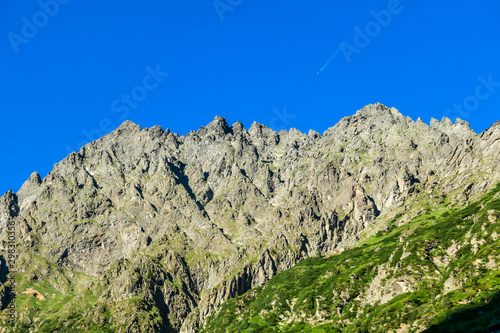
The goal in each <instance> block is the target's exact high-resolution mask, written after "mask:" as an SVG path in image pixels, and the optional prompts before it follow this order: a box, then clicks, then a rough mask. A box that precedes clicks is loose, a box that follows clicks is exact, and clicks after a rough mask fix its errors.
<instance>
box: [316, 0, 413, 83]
mask: <svg viewBox="0 0 500 333" xmlns="http://www.w3.org/2000/svg"><path fill="white" fill-rule="evenodd" d="M386 1H387V0H381V1H380V2H379V3H378V5H377V6H376V7H375V8H377V7H380V4H381V3H384V2H386ZM410 1H411V0H410ZM363 16H365V15H362V16H361V19H360V20H359V24H357V25H355V27H357V26H359V25H361V23H363V22H364V21H366V20H363ZM353 35H354V31H351V33H350V34H349V36H347V37H346V38H345V39H344V41H347V40H350V39H351V37H352V36H353ZM341 44H342V43H341ZM340 51H341V49H340V46H339V47H338V48H337V49H336V50H335V51H334V52H333V54H332V56H331V57H330V59H328V61H327V62H326V64H324V65H323V67H321V69H320V70H319V72H318V73H317V74H316V75H319V73H321V72H322V71H323V69H325V68H326V66H328V64H330V63H331V62H332V60H333V59H334V58H335V57H336V56H337V54H339V52H340Z"/></svg>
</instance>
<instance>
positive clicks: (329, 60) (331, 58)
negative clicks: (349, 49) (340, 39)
mask: <svg viewBox="0 0 500 333" xmlns="http://www.w3.org/2000/svg"><path fill="white" fill-rule="evenodd" d="M339 52H340V47H337V49H336V50H335V52H333V54H332V56H331V57H330V59H328V61H327V62H326V64H324V65H323V67H321V69H320V70H319V72H318V74H316V75H319V73H321V72H322V71H323V69H325V67H326V66H328V64H329V63H331V62H332V60H333V59H335V57H336V56H337V54H339Z"/></svg>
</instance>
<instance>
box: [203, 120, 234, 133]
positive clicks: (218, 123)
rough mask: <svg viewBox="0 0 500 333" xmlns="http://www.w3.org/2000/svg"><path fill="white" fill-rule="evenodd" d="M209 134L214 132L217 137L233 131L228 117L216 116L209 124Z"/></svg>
mask: <svg viewBox="0 0 500 333" xmlns="http://www.w3.org/2000/svg"><path fill="white" fill-rule="evenodd" d="M207 131H208V132H207V134H214V135H216V136H217V137H224V135H226V134H228V133H230V132H231V128H230V127H229V126H228V124H227V122H226V119H225V118H223V117H220V116H215V118H214V120H212V121H211V122H210V123H209V124H208V125H207Z"/></svg>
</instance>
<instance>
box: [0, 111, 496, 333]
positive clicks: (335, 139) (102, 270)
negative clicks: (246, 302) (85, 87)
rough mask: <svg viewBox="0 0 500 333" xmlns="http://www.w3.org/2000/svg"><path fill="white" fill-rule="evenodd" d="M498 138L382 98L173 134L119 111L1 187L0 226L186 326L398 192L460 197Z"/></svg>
mask: <svg viewBox="0 0 500 333" xmlns="http://www.w3.org/2000/svg"><path fill="white" fill-rule="evenodd" d="M499 150H500V122H498V123H496V124H494V125H493V126H492V127H491V128H489V129H488V130H486V131H484V132H483V133H481V134H479V135H478V134H476V133H474V132H473V131H472V130H471V129H470V128H469V126H468V124H467V123H466V122H464V121H461V120H457V122H456V123H455V124H453V123H451V121H450V120H449V119H447V118H444V119H443V120H442V121H441V122H439V121H437V120H432V122H431V126H428V125H426V124H424V123H423V122H421V121H417V122H414V121H413V120H411V119H410V118H408V117H405V116H403V115H402V114H401V113H399V112H398V111H397V110H396V109H394V108H387V107H386V106H384V105H382V104H375V105H368V106H366V107H365V108H363V109H361V110H359V111H358V112H357V113H356V114H354V115H353V116H350V117H346V118H343V119H342V120H341V121H340V122H339V123H338V124H337V125H335V126H334V127H332V128H330V129H328V130H327V131H326V132H325V133H324V134H323V135H320V134H318V133H317V132H314V131H310V132H309V134H304V133H301V132H300V131H298V130H295V129H291V130H290V131H280V132H275V131H273V130H271V129H269V128H268V127H266V126H264V125H261V124H258V123H256V122H255V123H253V124H252V125H251V127H250V128H249V129H248V130H246V129H245V128H244V127H243V125H242V124H241V123H240V122H237V123H235V124H233V125H232V126H229V125H228V124H227V123H226V121H225V119H224V118H221V117H216V118H215V119H214V120H213V121H212V122H211V123H210V124H208V125H207V126H206V127H202V128H200V129H199V130H198V131H192V132H190V133H189V134H187V135H185V136H179V135H177V134H175V133H171V132H170V131H169V130H168V129H167V130H166V131H164V130H163V129H162V128H161V127H159V126H155V127H152V128H146V129H141V127H140V126H138V125H135V124H134V123H132V122H130V121H126V122H124V123H123V124H122V125H121V126H120V127H119V128H118V129H116V130H115V131H114V132H112V133H110V134H109V135H106V136H105V137H103V138H101V139H99V140H97V141H94V142H92V143H89V144H88V145H86V146H84V147H83V148H82V149H81V150H80V151H79V152H74V153H72V154H70V155H69V156H68V157H67V158H66V159H64V160H63V161H61V162H60V163H58V164H57V165H56V166H55V167H54V169H53V170H52V171H51V172H50V173H49V174H48V175H47V176H46V177H45V178H44V179H43V181H42V180H41V179H40V176H39V175H38V174H37V173H34V174H33V175H32V176H31V177H30V178H29V179H28V180H27V181H26V183H25V184H24V185H23V186H22V188H21V189H20V190H19V192H18V193H17V194H16V193H12V192H7V193H6V194H5V195H4V196H3V197H1V198H0V235H1V236H0V237H2V239H5V227H6V224H7V222H8V221H15V223H16V225H17V226H18V230H19V234H20V239H21V243H22V249H23V251H24V252H25V253H36V254H37V255H38V256H41V257H43V258H45V259H46V260H48V261H49V262H50V263H53V264H56V265H58V266H59V267H61V268H62V269H67V270H74V271H79V272H82V273H85V274H87V275H90V276H93V277H95V278H96V279H95V282H94V283H95V284H96V286H99V288H101V289H99V288H97V287H96V288H97V289H99V290H102V292H103V295H106V296H105V297H104V299H109V300H114V302H117V301H118V300H125V299H128V298H132V297H142V298H143V299H144V300H145V303H147V304H148V306H150V307H156V308H157V309H159V310H158V311H159V313H160V317H161V321H160V323H157V325H158V327H157V328H158V329H160V328H161V329H164V330H165V331H172V332H178V331H180V332H192V331H195V330H196V328H197V327H198V326H199V325H200V323H201V322H202V321H203V320H204V318H206V316H208V315H210V314H211V313H213V311H214V310H215V309H216V307H217V306H218V305H219V304H221V303H222V302H223V301H224V300H227V299H228V298H231V297H234V296H235V295H237V294H242V293H244V292H246V291H247V290H249V289H251V288H253V287H256V286H261V285H263V284H264V283H266V281H268V280H269V279H270V278H271V277H273V276H274V275H275V274H276V273H277V272H280V271H283V270H285V269H288V268H290V267H292V266H293V265H294V264H296V263H297V262H298V261H300V260H302V259H304V258H307V257H310V256H315V255H317V254H318V253H323V254H331V253H335V252H336V251H338V250H339V249H341V248H343V247H345V246H350V245H352V244H355V242H356V241H357V240H358V239H359V237H360V236H361V233H362V232H363V231H364V230H365V229H366V228H367V227H369V226H371V225H373V224H374V223H376V221H377V219H378V218H379V217H380V216H383V215H384V214H388V213H390V212H394V211H397V210H398V209H399V210H404V209H405V204H406V203H407V201H408V200H409V199H411V198H412V197H415V196H417V195H422V194H426V195H431V196H435V197H437V198H439V197H442V198H445V197H446V196H450V195H451V194H453V195H452V196H450V198H451V199H450V200H455V201H464V202H465V201H468V200H469V198H470V197H472V196H474V195H476V194H478V193H481V192H482V191H484V190H485V189H487V188H488V187H490V186H491V185H492V184H495V183H497V182H498V181H499V180H500V179H499V177H500V174H499V172H498V168H497V166H498V165H499V164H500V157H499V154H498V152H499ZM443 200H444V199H443ZM4 251H5V246H3V248H2V252H4ZM23 260H25V261H24V262H26V263H28V262H29V260H30V259H29V258H25V259H23ZM39 275H40V274H39ZM143 275H148V276H149V278H148V279H144V278H143ZM396 287H397V286H396ZM396 287H395V288H396ZM395 292H397V291H395ZM110 306H111V305H110ZM115 310H116V309H115ZM113 316H114V317H113V318H112V322H114V323H117V324H124V323H125V324H126V325H127V327H128V329H129V331H134V330H135V331H140V328H139V327H140V325H141V324H140V320H139V319H137V318H136V320H135V321H134V320H132V319H131V318H129V317H126V316H121V315H120V314H119V311H115V313H114V314H113ZM162 327H163V328H162Z"/></svg>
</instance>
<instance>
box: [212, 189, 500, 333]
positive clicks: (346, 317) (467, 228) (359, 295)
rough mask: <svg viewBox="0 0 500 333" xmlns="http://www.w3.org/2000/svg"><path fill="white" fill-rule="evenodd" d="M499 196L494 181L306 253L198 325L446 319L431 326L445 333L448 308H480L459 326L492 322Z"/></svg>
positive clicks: (316, 326) (308, 325) (329, 328)
mask: <svg viewBox="0 0 500 333" xmlns="http://www.w3.org/2000/svg"><path fill="white" fill-rule="evenodd" d="M499 194H500V184H498V185H497V186H496V188H495V189H494V190H492V191H491V192H489V193H488V194H486V195H484V196H483V197H482V198H481V199H480V200H479V201H477V202H474V203H472V204H470V205H468V206H466V207H465V208H463V209H454V210H435V211H433V212H428V213H426V214H423V215H421V216H418V217H416V218H415V219H413V220H412V221H410V222H408V223H405V224H403V225H401V226H399V227H397V226H396V221H394V222H393V223H394V227H392V228H390V229H389V232H388V233H386V234H385V235H381V234H380V233H379V234H377V236H378V237H373V238H370V239H368V240H367V241H366V242H364V243H363V244H361V245H360V246H359V247H356V248H353V249H349V250H346V251H344V252H343V253H341V254H338V255H334V256H330V257H327V258H321V257H315V258H310V259H306V260H304V261H302V262H300V263H299V264H297V265H296V266H294V267H293V268H291V269H289V270H287V271H284V272H282V273H280V274H278V275H277V276H275V277H274V278H273V279H271V280H270V281H269V282H268V283H267V284H266V285H265V286H264V287H262V288H257V289H254V290H252V291H249V292H248V293H246V294H245V295H242V296H240V297H238V298H235V299H231V300H229V301H227V302H225V303H224V304H223V305H222V306H221V307H220V309H219V310H218V312H217V313H215V314H213V315H212V316H210V317H209V318H208V320H207V321H206V324H205V326H204V328H203V330H202V331H203V332H389V331H396V330H397V329H399V328H402V327H403V328H405V329H406V330H407V331H409V332H417V331H422V330H423V329H425V328H427V327H430V326H431V325H433V324H438V323H440V322H442V321H444V320H446V319H447V321H445V322H443V323H441V324H440V326H439V327H442V328H443V329H444V331H446V325H448V327H454V326H451V325H452V324H453V323H454V322H455V320H458V319H456V317H455V316H453V314H454V313H456V312H457V311H466V310H467V309H469V310H470V309H473V308H474V309H476V308H477V307H479V306H483V307H484V310H482V311H481V310H478V311H476V317H474V318H472V317H471V314H470V313H469V315H468V317H467V316H465V317H462V316H460V317H461V318H460V320H462V321H461V322H460V325H461V326H460V328H459V329H460V330H462V331H466V332H485V331H487V330H488V329H491V328H492V327H497V326H498V325H499V324H500V317H499V316H495V315H494V313H498V305H495V303H490V302H491V301H492V300H493V299H494V297H495V295H497V294H498V293H499V292H500V271H498V267H499V266H500V260H499V259H498V258H500V241H499V240H498V238H500V223H499V222H498V220H499V211H500V196H499ZM488 303H490V305H486V304H488ZM470 311H473V310H470ZM479 311H481V313H479ZM495 311H496V312H495ZM482 314H484V317H483V318H482V319H479V318H477V317H478V316H480V315H482ZM464 318H469V319H470V320H468V321H467V320H465V319H464ZM443 325H444V326H443ZM436 327H437V326H436ZM455 328H456V329H458V328H457V327H455ZM436 329H437V328H436Z"/></svg>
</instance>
